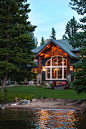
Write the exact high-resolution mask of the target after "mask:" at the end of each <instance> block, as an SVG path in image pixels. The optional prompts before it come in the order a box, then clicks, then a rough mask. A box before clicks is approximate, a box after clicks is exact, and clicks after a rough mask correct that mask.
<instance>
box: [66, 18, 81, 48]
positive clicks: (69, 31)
mask: <svg viewBox="0 0 86 129" xmlns="http://www.w3.org/2000/svg"><path fill="white" fill-rule="evenodd" d="M78 28H79V23H78V22H77V20H76V19H75V17H74V16H73V18H72V19H70V21H68V23H67V25H66V28H65V39H70V40H69V43H70V42H71V43H72V45H73V46H74V45H75V43H76V42H75V41H76V40H77V36H78ZM74 39H76V40H74Z"/></svg>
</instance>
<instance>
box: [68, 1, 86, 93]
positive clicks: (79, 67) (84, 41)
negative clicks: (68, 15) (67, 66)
mask: <svg viewBox="0 0 86 129" xmlns="http://www.w3.org/2000/svg"><path fill="white" fill-rule="evenodd" d="M70 6H71V8H72V9H74V10H75V11H77V13H78V14H79V15H83V17H82V18H81V19H80V27H79V28H80V29H81V32H79V33H78V34H77V39H76V38H74V41H75V44H74V45H73V43H72V42H71V40H70V39H69V40H70V43H71V44H72V45H73V47H75V48H76V47H81V49H80V53H81V57H79V58H78V59H79V60H80V61H81V63H78V64H76V65H75V68H76V72H75V73H74V76H75V81H74V82H73V86H74V89H75V90H76V91H77V93H81V92H85V93H86V24H85V23H86V0H71V2H70Z"/></svg>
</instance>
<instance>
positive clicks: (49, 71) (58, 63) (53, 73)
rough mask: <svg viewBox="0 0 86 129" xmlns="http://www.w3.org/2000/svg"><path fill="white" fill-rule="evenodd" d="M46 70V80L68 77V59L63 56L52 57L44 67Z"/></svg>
mask: <svg viewBox="0 0 86 129" xmlns="http://www.w3.org/2000/svg"><path fill="white" fill-rule="evenodd" d="M43 68H44V69H46V70H45V74H46V75H45V79H46V80H49V79H50V80H62V79H66V73H67V60H66V59H65V58H63V57H61V56H55V57H51V58H50V59H49V60H47V61H46V65H45V66H44V67H43Z"/></svg>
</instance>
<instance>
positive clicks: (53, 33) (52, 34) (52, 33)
mask: <svg viewBox="0 0 86 129" xmlns="http://www.w3.org/2000/svg"><path fill="white" fill-rule="evenodd" d="M55 36H56V31H55V29H54V28H52V32H51V38H53V39H55V40H56V37H55Z"/></svg>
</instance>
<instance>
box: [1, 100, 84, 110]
mask: <svg viewBox="0 0 86 129" xmlns="http://www.w3.org/2000/svg"><path fill="white" fill-rule="evenodd" d="M1 107H5V108H7V109H9V108H10V109H23V108H50V109H74V110H81V111H84V110H86V100H69V99H53V98H46V99H32V101H30V102H16V103H9V104H4V105H0V108H1Z"/></svg>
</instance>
